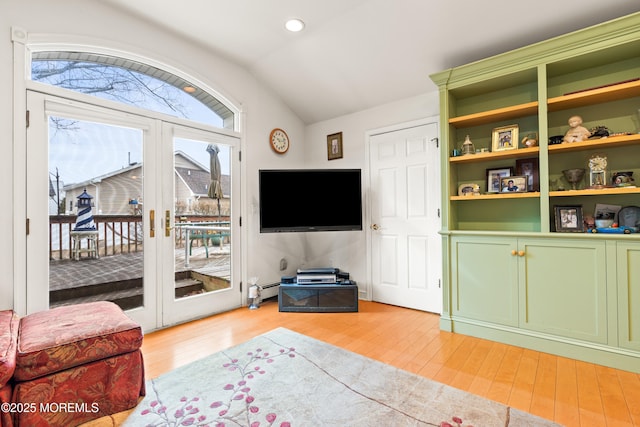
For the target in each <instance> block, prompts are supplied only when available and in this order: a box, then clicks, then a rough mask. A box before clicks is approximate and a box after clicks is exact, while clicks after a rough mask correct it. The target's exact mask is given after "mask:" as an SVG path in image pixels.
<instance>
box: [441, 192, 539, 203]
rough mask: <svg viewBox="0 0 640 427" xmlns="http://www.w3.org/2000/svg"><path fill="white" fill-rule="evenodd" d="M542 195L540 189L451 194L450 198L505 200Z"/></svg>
mask: <svg viewBox="0 0 640 427" xmlns="http://www.w3.org/2000/svg"><path fill="white" fill-rule="evenodd" d="M535 197H540V192H539V191H529V192H527V193H491V194H480V195H477V196H451V197H450V198H449V199H450V200H464V201H471V200H504V199H532V198H535Z"/></svg>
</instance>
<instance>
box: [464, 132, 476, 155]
mask: <svg viewBox="0 0 640 427" xmlns="http://www.w3.org/2000/svg"><path fill="white" fill-rule="evenodd" d="M467 154H476V149H475V147H474V145H473V142H471V139H469V135H467V136H466V137H465V138H464V142H463V143H462V155H463V156H466V155H467Z"/></svg>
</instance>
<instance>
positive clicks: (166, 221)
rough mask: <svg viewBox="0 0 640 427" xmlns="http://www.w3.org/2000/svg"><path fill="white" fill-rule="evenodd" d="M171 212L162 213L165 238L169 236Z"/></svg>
mask: <svg viewBox="0 0 640 427" xmlns="http://www.w3.org/2000/svg"><path fill="white" fill-rule="evenodd" d="M172 228H173V227H172V226H171V212H169V211H168V210H167V211H165V212H164V235H165V236H166V237H169V236H171V229H172Z"/></svg>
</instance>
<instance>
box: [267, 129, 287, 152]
mask: <svg viewBox="0 0 640 427" xmlns="http://www.w3.org/2000/svg"><path fill="white" fill-rule="evenodd" d="M269 144H271V148H273V151H275V152H276V153H278V154H284V153H286V152H287V150H288V149H289V136H288V135H287V133H286V132H285V131H283V130H282V129H279V128H275V129H274V130H272V131H271V135H269Z"/></svg>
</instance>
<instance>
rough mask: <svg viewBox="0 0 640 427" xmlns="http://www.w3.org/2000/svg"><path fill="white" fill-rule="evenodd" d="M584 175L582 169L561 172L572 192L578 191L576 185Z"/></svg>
mask: <svg viewBox="0 0 640 427" xmlns="http://www.w3.org/2000/svg"><path fill="white" fill-rule="evenodd" d="M584 173H585V170H584V169H565V170H563V171H562V174H563V175H564V178H565V179H566V180H567V181H568V182H569V184H571V189H572V190H577V189H578V187H577V185H576V184H578V183H579V182H580V181H582V178H584Z"/></svg>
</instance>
